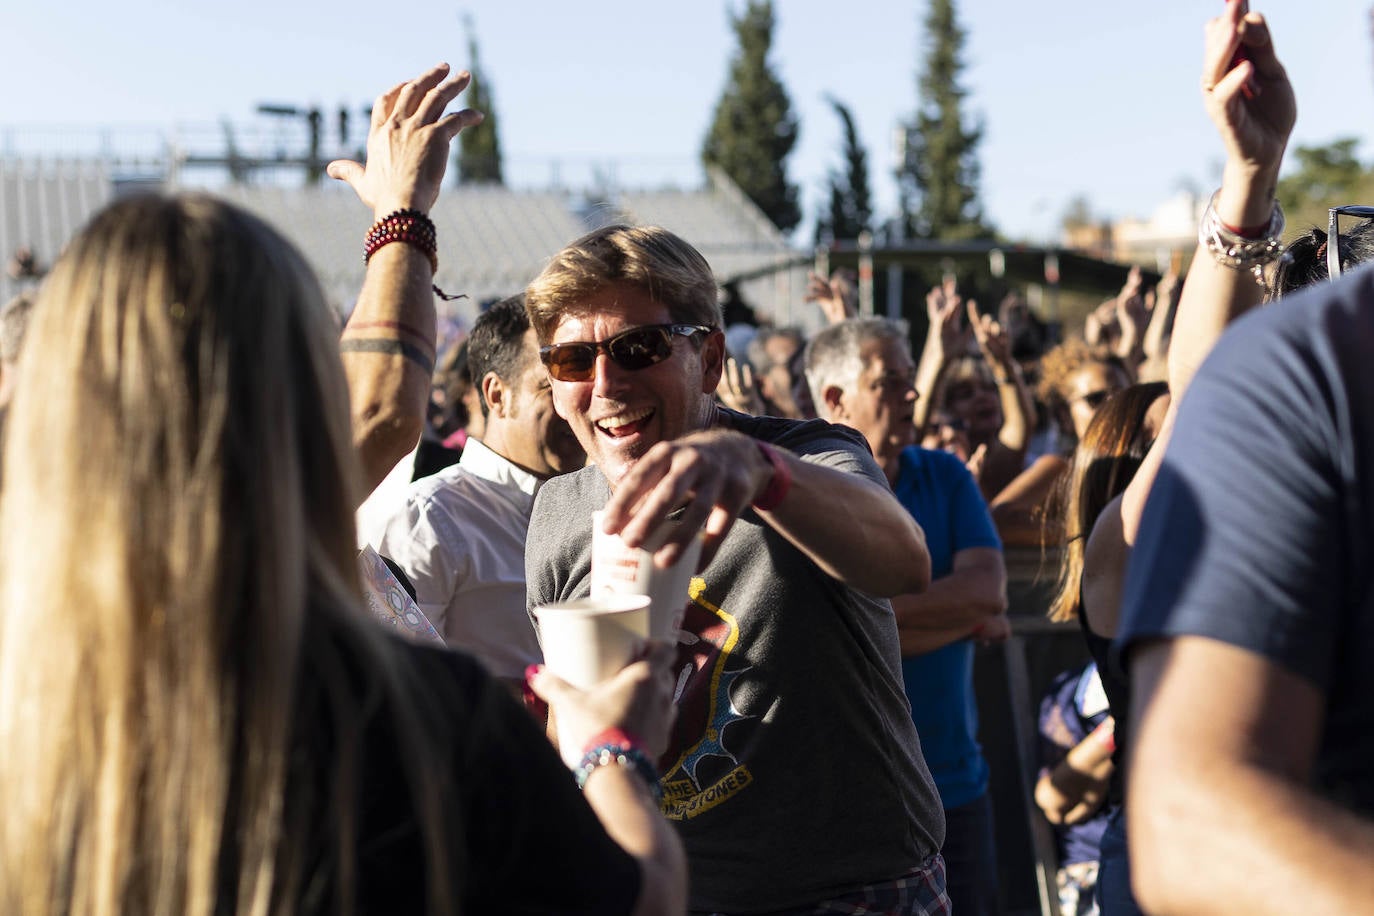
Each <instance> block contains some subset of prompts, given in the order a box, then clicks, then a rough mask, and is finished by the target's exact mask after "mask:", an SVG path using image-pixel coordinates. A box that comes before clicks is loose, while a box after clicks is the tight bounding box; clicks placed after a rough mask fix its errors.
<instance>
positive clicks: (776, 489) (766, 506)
mask: <svg viewBox="0 0 1374 916" xmlns="http://www.w3.org/2000/svg"><path fill="white" fill-rule="evenodd" d="M754 444H755V445H757V446H758V447H759V451H760V452H762V453H763V457H764V459H765V460H766V461H767V462H768V463H769V464H771V465H772V466H773V477H772V479H771V480H769V481H768V486H766V487H764V489H763V492H762V493H760V494H759V495H758V496H757V497H756V498H755V499H754V503H753V505H754V508H755V509H757V510H759V511H760V512H772V511H773V510H774V509H776V508H777V507H778V504H779V503H781V502H782V501H783V499H785V498H786V497H787V491H788V490H790V489H792V471H791V469H790V468H788V466H787V462H786V461H783V460H782V456H781V455H779V454H778V450H777V449H775V448H773V446H771V445H769V444H768V443H767V442H755V443H754Z"/></svg>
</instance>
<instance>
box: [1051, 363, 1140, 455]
mask: <svg viewBox="0 0 1374 916" xmlns="http://www.w3.org/2000/svg"><path fill="white" fill-rule="evenodd" d="M1130 383H1131V380H1130V379H1129V378H1127V377H1126V373H1124V372H1122V371H1121V369H1120V368H1119V367H1117V366H1114V365H1111V364H1109V363H1097V362H1092V363H1085V364H1084V365H1083V367H1082V368H1080V369H1079V370H1078V371H1077V372H1075V373H1074V374H1073V375H1071V376H1070V377H1069V384H1068V397H1067V398H1066V399H1065V400H1067V401H1068V403H1069V416H1070V417H1071V418H1072V419H1073V431H1074V434H1075V435H1077V436H1078V438H1080V439H1082V438H1083V435H1084V433H1086V432H1087V431H1088V424H1089V423H1091V422H1092V419H1093V417H1094V416H1095V415H1096V414H1097V408H1099V407H1101V406H1102V404H1103V402H1105V401H1106V400H1107V398H1109V397H1111V396H1112V395H1114V394H1116V393H1117V392H1118V391H1121V390H1122V389H1123V388H1125V387H1126V386H1127V385H1129V384H1130Z"/></svg>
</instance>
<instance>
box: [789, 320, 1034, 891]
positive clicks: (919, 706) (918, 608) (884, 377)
mask: <svg viewBox="0 0 1374 916" xmlns="http://www.w3.org/2000/svg"><path fill="white" fill-rule="evenodd" d="M806 375H807V381H808V383H809V384H810V386H811V395H812V397H813V398H814V399H815V402H816V409H817V410H818V411H819V412H820V415H821V416H822V417H824V418H826V419H829V420H831V421H832V422H835V423H844V424H846V425H848V426H851V427H853V428H854V429H856V430H857V431H858V432H860V433H861V434H862V435H863V437H864V438H865V439H867V440H868V445H869V447H870V448H871V449H872V450H873V455H874V457H875V458H877V459H878V464H879V466H881V467H882V469H883V472H884V473H885V474H886V475H887V480H888V482H889V483H890V484H891V485H892V489H893V492H894V493H895V494H896V496H897V499H898V501H899V502H900V503H901V504H902V505H903V506H904V507H905V508H906V510H907V511H908V512H910V513H911V515H912V517H914V518H915V519H916V521H917V522H919V523H920V525H921V528H922V529H924V531H925V533H926V544H927V547H928V549H929V551H930V558H931V579H932V581H931V585H930V588H929V589H928V590H926V591H925V592H923V593H920V594H910V595H898V596H896V597H895V598H893V599H892V607H893V611H894V612H895V614H896V618H897V633H898V637H899V639H900V641H901V651H902V676H903V679H904V681H905V684H906V693H907V698H908V699H909V700H910V702H911V717H912V721H913V722H915V723H916V731H917V733H918V734H919V735H920V737H921V750H922V752H923V753H924V754H925V758H926V763H927V764H928V765H929V766H930V771H931V775H933V776H934V777H935V785H936V787H937V788H938V789H939V792H940V800H941V802H942V803H943V805H944V809H945V824H946V829H945V845H944V848H943V850H942V851H943V854H944V857H945V863H946V865H947V867H948V869H949V872H948V883H947V887H948V891H949V898H950V902H951V903H952V904H953V905H954V912H955V913H961V914H963V913H969V914H989V913H996V912H998V909H997V906H998V904H997V854H996V846H995V845H994V839H993V825H992V805H991V802H990V801H989V799H988V794H987V790H988V766H987V762H986V761H985V760H984V759H983V754H982V750H981V748H979V746H978V741H977V731H978V713H977V708H976V707H975V705H974V697H973V640H974V639H978V640H981V641H983V642H988V641H991V640H994V639H1004V638H1005V637H1006V636H1007V635H1008V633H1009V630H1008V627H1007V623H1006V616H1005V611H1006V607H1007V599H1006V570H1005V568H1004V565H1003V562H1002V545H1001V542H1000V541H999V540H998V537H997V532H996V530H995V529H994V528H993V524H992V519H991V517H989V515H988V510H987V506H986V505H985V504H984V502H983V498H982V496H981V495H980V494H979V492H978V485H977V483H975V482H974V479H973V475H972V474H970V473H969V471H968V469H967V468H965V467H964V465H963V463H962V462H961V461H960V460H959V459H958V458H957V457H955V456H954V455H951V454H949V453H947V452H941V451H934V450H931V449H924V448H921V447H920V446H918V445H916V444H915V442H916V428H915V426H914V425H913V419H912V418H913V414H914V412H915V407H916V385H915V379H916V364H915V363H914V362H913V361H912V359H911V345H910V342H909V341H908V339H907V332H906V327H905V326H904V325H902V324H898V323H897V322H893V321H889V320H888V319H886V318H856V319H850V320H848V321H843V322H840V323H839V324H835V325H832V326H830V327H828V328H826V329H825V330H823V331H821V332H820V333H819V334H817V335H816V337H815V339H813V340H812V341H811V344H810V346H809V348H808V350H807V355H806Z"/></svg>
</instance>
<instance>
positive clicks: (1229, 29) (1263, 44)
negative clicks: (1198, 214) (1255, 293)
mask: <svg viewBox="0 0 1374 916" xmlns="http://www.w3.org/2000/svg"><path fill="white" fill-rule="evenodd" d="M1244 6H1245V4H1243V3H1241V2H1240V0H1228V2H1227V4H1226V11H1225V12H1224V13H1222V15H1220V16H1218V17H1217V18H1215V19H1212V20H1211V21H1209V22H1208V23H1207V27H1206V40H1205V52H1204V58H1203V68H1202V89H1203V104H1204V106H1205V108H1206V110H1207V116H1208V117H1209V118H1211V120H1212V123H1213V124H1214V125H1215V126H1216V128H1217V131H1218V133H1219V134H1220V135H1221V139H1222V143H1223V144H1224V145H1225V147H1226V165H1225V168H1224V173H1223V179H1222V190H1221V192H1220V193H1219V194H1218V195H1217V200H1216V204H1215V205H1216V210H1217V215H1218V216H1219V217H1220V218H1221V220H1222V221H1223V223H1225V224H1226V225H1228V226H1230V227H1233V228H1234V229H1235V230H1236V231H1238V232H1240V234H1242V235H1246V234H1253V233H1249V232H1247V231H1246V230H1252V229H1255V227H1259V228H1260V229H1262V228H1263V227H1264V226H1265V225H1266V223H1267V222H1268V219H1269V215H1270V210H1271V209H1272V206H1273V191H1274V185H1273V183H1274V181H1276V180H1277V178H1278V172H1279V166H1280V164H1281V163H1282V162H1283V153H1284V150H1285V149H1286V148H1287V145H1288V138H1289V135H1290V134H1291V133H1292V132H1293V124H1294V122H1295V121H1296V119H1297V103H1296V101H1295V100H1294V96H1293V87H1292V85H1291V84H1290V83H1289V81H1288V74H1287V72H1286V71H1285V70H1284V68H1283V65H1282V64H1281V63H1279V59H1278V57H1277V56H1276V55H1275V53H1274V45H1273V42H1272V41H1271V39H1270V35H1269V27H1268V25H1267V24H1266V23H1265V20H1264V17H1263V16H1261V15H1259V14H1258V13H1245V12H1244V10H1243V7H1244ZM1238 51H1242V52H1243V53H1244V58H1243V59H1241V60H1239V61H1237V59H1236V55H1237V52H1238ZM1233 64H1234V66H1233Z"/></svg>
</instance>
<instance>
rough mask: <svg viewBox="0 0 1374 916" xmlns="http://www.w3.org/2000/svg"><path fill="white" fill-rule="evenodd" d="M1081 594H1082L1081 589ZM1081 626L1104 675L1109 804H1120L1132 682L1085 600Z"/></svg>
mask: <svg viewBox="0 0 1374 916" xmlns="http://www.w3.org/2000/svg"><path fill="white" fill-rule="evenodd" d="M1080 594H1082V593H1081V592H1080ZM1078 628H1079V629H1080V630H1082V631H1083V641H1084V642H1086V643H1087V644H1088V654H1089V655H1091V656H1092V657H1093V661H1094V662H1096V663H1097V674H1098V676H1099V677H1100V678H1102V689H1103V691H1104V692H1105V693H1106V694H1107V707H1108V708H1109V709H1110V710H1111V713H1112V720H1113V721H1114V722H1115V723H1116V725H1115V740H1116V750H1114V751H1112V766H1113V769H1112V778H1111V782H1110V784H1109V785H1108V787H1107V804H1109V805H1120V804H1121V803H1122V802H1123V801H1124V800H1125V790H1124V787H1123V784H1122V780H1121V764H1122V761H1123V760H1125V753H1126V718H1127V716H1129V715H1130V712H1131V685H1130V682H1129V681H1128V680H1127V679H1126V675H1125V674H1124V673H1123V672H1122V671H1121V670H1120V669H1119V668H1118V667H1117V666H1116V664H1115V663H1114V661H1113V660H1112V657H1111V654H1112V641H1111V640H1110V639H1108V638H1107V637H1105V636H1102V635H1101V634H1099V633H1095V632H1093V629H1092V627H1091V626H1089V624H1088V615H1087V614H1086V613H1084V608H1083V603H1082V601H1081V600H1080V602H1079V606H1078Z"/></svg>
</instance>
